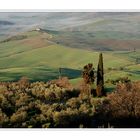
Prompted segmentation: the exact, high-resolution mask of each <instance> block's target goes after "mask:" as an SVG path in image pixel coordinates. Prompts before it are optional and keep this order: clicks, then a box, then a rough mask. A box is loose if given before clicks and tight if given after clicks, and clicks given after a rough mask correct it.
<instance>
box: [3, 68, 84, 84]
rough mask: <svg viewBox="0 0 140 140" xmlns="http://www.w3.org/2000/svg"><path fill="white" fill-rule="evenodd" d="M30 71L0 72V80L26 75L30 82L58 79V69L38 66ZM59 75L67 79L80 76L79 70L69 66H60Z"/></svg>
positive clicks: (15, 79) (16, 78) (11, 79)
mask: <svg viewBox="0 0 140 140" xmlns="http://www.w3.org/2000/svg"><path fill="white" fill-rule="evenodd" d="M34 70H35V69H33V70H32V71H31V72H28V73H27V72H25V73H24V72H21V73H20V72H0V81H18V80H19V79H20V78H21V77H23V76H25V77H28V78H29V80H30V81H31V82H35V81H44V82H47V81H50V80H54V79H58V78H59V76H60V74H59V69H55V70H51V69H45V68H38V69H36V70H35V71H34ZM61 76H62V77H68V78H69V79H73V78H78V77H80V76H81V70H76V69H70V68H61Z"/></svg>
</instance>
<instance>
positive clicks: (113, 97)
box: [0, 77, 140, 128]
mask: <svg viewBox="0 0 140 140" xmlns="http://www.w3.org/2000/svg"><path fill="white" fill-rule="evenodd" d="M83 88H85V87H79V88H76V89H75V88H73V87H72V86H71V84H70V83H69V80H68V79H67V78H66V77H64V78H63V77H62V78H61V79H58V80H53V81H50V82H33V83H30V82H29V81H28V79H27V78H22V79H21V80H20V81H18V82H1V83H0V127H4V128H79V127H80V128H83V127H84V128H96V127H139V126H140V122H139V119H140V95H139V93H140V82H135V83H131V82H128V83H121V84H118V85H117V87H116V90H115V91H114V92H113V93H110V94H108V95H107V96H106V97H103V98H97V97H94V96H93V94H92V93H91V94H90V93H89V92H88V93H86V90H82V89H83Z"/></svg>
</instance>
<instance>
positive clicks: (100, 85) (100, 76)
mask: <svg viewBox="0 0 140 140" xmlns="http://www.w3.org/2000/svg"><path fill="white" fill-rule="evenodd" d="M96 94H97V96H103V95H105V92H104V70H103V55H102V53H100V54H99V62H98V68H97V87H96Z"/></svg>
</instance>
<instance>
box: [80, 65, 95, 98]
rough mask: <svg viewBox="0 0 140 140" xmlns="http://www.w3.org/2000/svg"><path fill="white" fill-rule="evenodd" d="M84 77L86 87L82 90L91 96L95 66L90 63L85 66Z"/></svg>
mask: <svg viewBox="0 0 140 140" xmlns="http://www.w3.org/2000/svg"><path fill="white" fill-rule="evenodd" d="M82 77H83V79H84V86H83V89H82V90H83V91H84V92H85V93H87V94H89V95H90V94H91V92H92V91H93V84H94V81H95V76H94V68H93V64H91V63H89V64H87V65H85V66H84V68H83V73H82Z"/></svg>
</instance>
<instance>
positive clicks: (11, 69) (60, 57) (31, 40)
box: [0, 31, 139, 82]
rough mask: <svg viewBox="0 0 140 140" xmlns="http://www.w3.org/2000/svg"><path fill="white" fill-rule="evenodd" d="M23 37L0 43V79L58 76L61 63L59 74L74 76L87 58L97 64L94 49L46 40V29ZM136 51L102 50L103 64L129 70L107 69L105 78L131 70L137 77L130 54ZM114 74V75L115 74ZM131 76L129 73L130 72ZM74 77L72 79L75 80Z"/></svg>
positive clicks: (48, 38) (48, 37) (47, 35)
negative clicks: (66, 45)
mask: <svg viewBox="0 0 140 140" xmlns="http://www.w3.org/2000/svg"><path fill="white" fill-rule="evenodd" d="M26 35H27V39H24V40H14V41H12V40H11V41H9V42H5V43H0V52H3V53H0V81H9V80H17V79H19V78H20V77H21V76H28V77H29V78H30V79H31V80H50V79H54V78H57V77H58V68H59V67H63V68H65V69H63V75H66V76H69V77H70V78H74V79H75V78H77V77H79V76H80V74H81V71H80V70H81V69H82V67H83V66H84V65H85V64H87V63H89V62H91V63H93V64H94V66H95V68H96V67H97V61H98V54H99V53H98V52H95V51H87V50H82V49H75V48H68V47H64V46H62V45H58V44H55V43H54V42H51V41H50V38H51V37H52V36H51V35H49V34H47V33H39V32H35V31H33V32H28V33H26ZM133 56H137V57H138V56H139V53H137V54H134V53H133V52H131V53H130V54H129V55H126V54H123V53H122V52H118V53H117V52H104V67H105V69H107V68H109V67H111V68H112V67H113V68H119V67H124V66H126V67H128V66H129V68H130V69H131V72H130V71H117V72H116V71H111V72H109V73H107V74H106V78H114V77H117V76H121V75H122V76H124V75H128V74H129V73H131V74H132V72H133V71H134V74H133V75H134V78H133V79H135V77H136V79H138V78H137V77H138V75H139V74H137V73H135V71H136V70H138V69H139V66H137V65H136V66H135V70H133V66H131V65H133V64H134V61H135V59H134V57H133ZM115 75H116V76H115ZM131 77H133V76H131ZM76 81H77V80H76V79H75V82H76Z"/></svg>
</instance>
